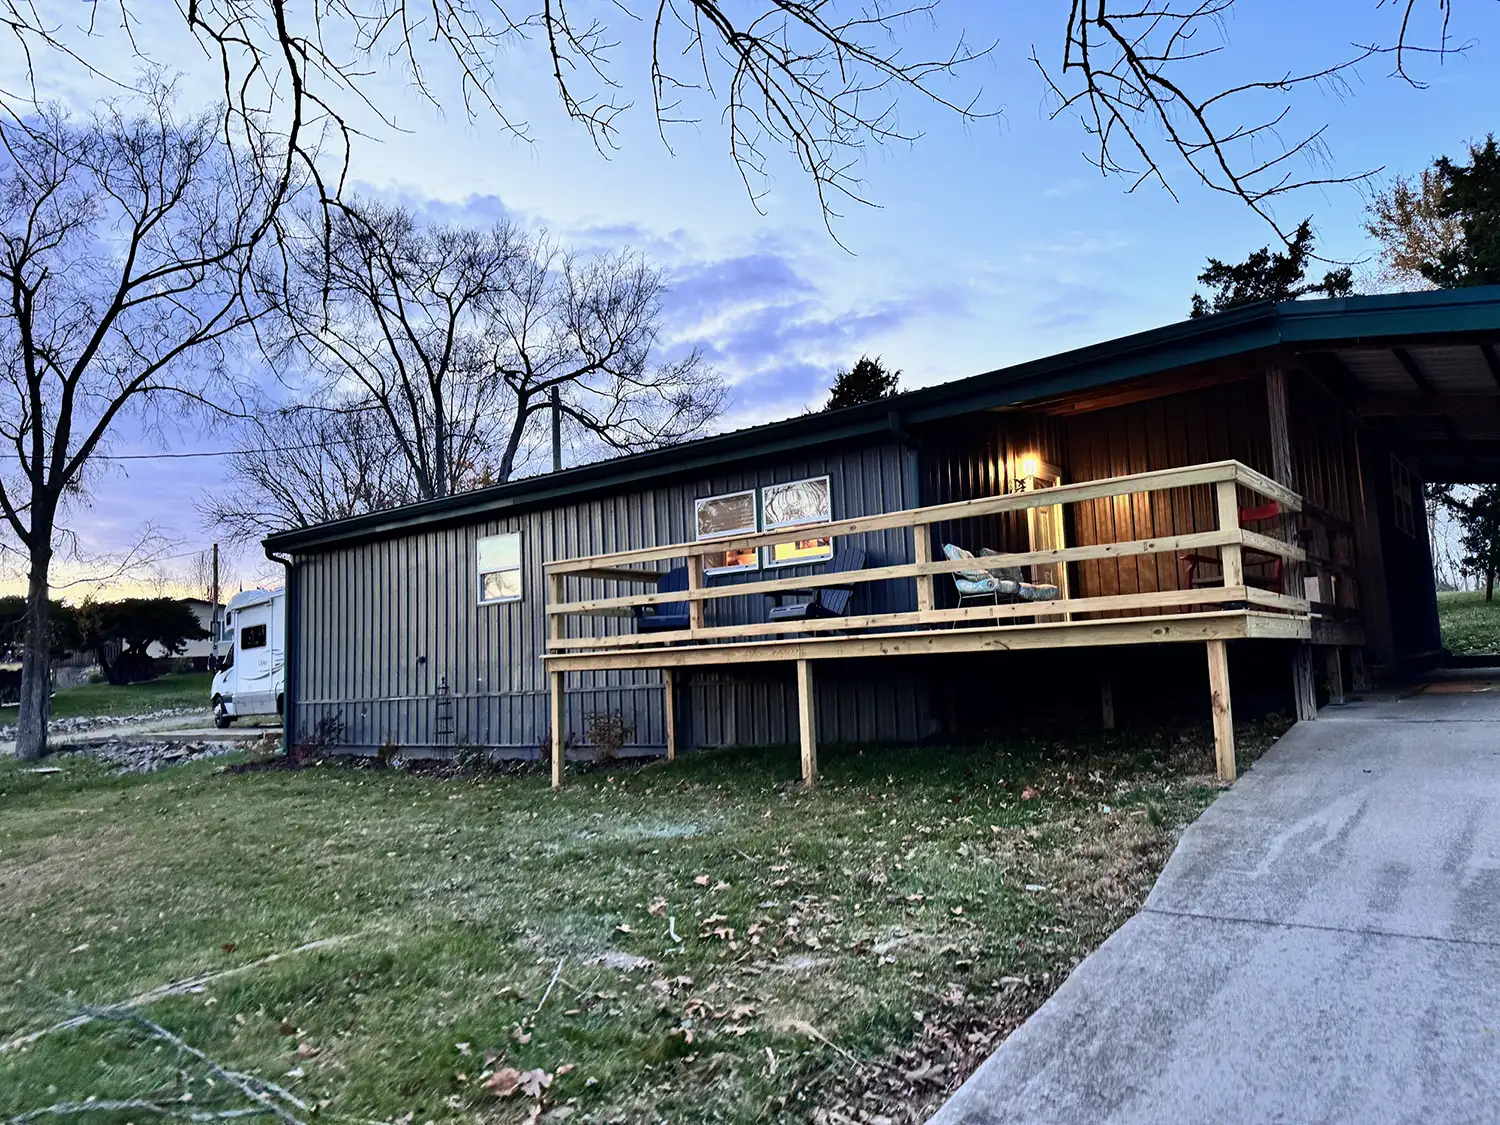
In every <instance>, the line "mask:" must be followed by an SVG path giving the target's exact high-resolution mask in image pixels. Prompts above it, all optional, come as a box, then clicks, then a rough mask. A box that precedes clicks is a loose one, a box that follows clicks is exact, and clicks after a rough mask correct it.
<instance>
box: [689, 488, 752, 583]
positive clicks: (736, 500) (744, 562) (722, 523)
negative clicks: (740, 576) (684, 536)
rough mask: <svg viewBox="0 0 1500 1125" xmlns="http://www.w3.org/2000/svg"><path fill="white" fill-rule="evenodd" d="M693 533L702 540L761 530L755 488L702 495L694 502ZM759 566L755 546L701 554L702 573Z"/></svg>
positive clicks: (748, 568)
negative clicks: (695, 505) (757, 519)
mask: <svg viewBox="0 0 1500 1125" xmlns="http://www.w3.org/2000/svg"><path fill="white" fill-rule="evenodd" d="M695 518H696V521H697V522H696V537H697V539H698V541H699V542H700V543H701V542H703V541H704V540H707V539H730V538H733V537H735V536H737V535H754V534H755V533H756V532H757V531H759V530H760V527H759V525H758V524H757V522H756V507H755V490H754V489H753V488H750V489H746V490H745V491H744V492H730V493H726V494H725V495H723V496H705V497H703V498H702V499H700V500H699V501H698V502H697V507H696V513H695ZM759 566H760V555H759V552H757V551H756V550H755V548H754V547H740V548H734V549H732V550H728V551H720V552H717V553H715V554H711V555H704V556H703V572H704V573H705V574H731V573H734V572H736V571H741V570H755V569H756V568H757V567H759Z"/></svg>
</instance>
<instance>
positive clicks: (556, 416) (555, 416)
mask: <svg viewBox="0 0 1500 1125" xmlns="http://www.w3.org/2000/svg"><path fill="white" fill-rule="evenodd" d="M552 471H553V472H554V473H560V472H562V393H561V392H560V391H559V390H558V389H557V387H555V386H554V387H553V388H552Z"/></svg>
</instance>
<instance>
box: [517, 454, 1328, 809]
mask: <svg viewBox="0 0 1500 1125" xmlns="http://www.w3.org/2000/svg"><path fill="white" fill-rule="evenodd" d="M1204 487H1207V488H1208V489H1210V490H1211V492H1212V494H1213V496H1214V498H1215V510H1216V512H1217V525H1218V526H1217V527H1216V528H1215V529H1214V530H1212V531H1203V532H1195V533H1192V534H1186V535H1173V536H1167V537H1162V538H1158V539H1137V540H1128V541H1123V542H1115V543H1098V544H1089V545H1086V546H1077V547H1062V548H1058V549H1054V550H1045V551H1024V552H1014V553H1010V554H1002V555H986V556H982V557H979V558H975V559H964V560H961V561H957V562H954V561H950V560H948V559H936V560H934V559H933V557H932V549H931V547H932V541H931V538H930V532H929V531H928V528H929V527H930V526H931V525H933V524H937V523H943V522H947V521H951V520H963V519H971V518H974V517H977V516H987V515H994V514H997V513H1001V512H1017V511H1026V510H1029V509H1038V508H1051V507H1053V506H1056V505H1067V504H1075V503H1080V502H1084V501H1090V500H1097V499H1100V498H1102V497H1116V496H1128V495H1132V494H1136V493H1152V492H1159V491H1162V490H1168V489H1184V488H1204ZM1241 493H1246V494H1249V495H1252V496H1255V497H1259V498H1262V499H1264V500H1274V501H1276V502H1277V503H1279V504H1280V505H1281V506H1282V508H1283V509H1284V510H1285V511H1286V512H1288V513H1296V512H1300V511H1302V507H1303V505H1302V499H1301V497H1299V496H1298V495H1297V494H1296V493H1295V492H1293V491H1291V490H1290V489H1288V488H1286V487H1284V486H1283V485H1281V484H1278V483H1277V482H1276V481H1274V480H1272V479H1270V478H1269V477H1267V476H1265V475H1263V474H1261V473H1258V472H1256V471H1255V470H1253V469H1251V468H1249V467H1248V466H1246V465H1243V464H1241V463H1240V462H1238V461H1218V462H1213V463H1211V464H1205V465H1192V466H1187V467H1184V468H1178V469H1163V470H1158V471H1155V472H1148V473H1138V474H1133V475H1130V476H1122V477H1112V478H1110V479H1107V480H1097V481H1086V482H1083V483H1080V484H1070V485H1062V486H1059V487H1056V488H1050V489H1045V490H1041V491H1035V492H1023V493H1013V494H1009V495H1005V496H992V497H984V498H981V499H977V500H966V501H961V502H958V503H953V504H940V505H934V506H931V507H926V508H912V509H907V510H904V511H897V512H884V513H879V514H876V515H870V516H861V517H856V518H853V519H844V520H834V521H832V522H829V523H824V524H811V525H806V526H803V527H799V528H798V529H797V537H798V538H813V537H824V536H828V537H834V538H838V537H842V536H850V535H860V534H863V533H866V532H872V531H887V530H890V529H893V528H907V529H910V531H911V533H912V535H913V549H912V552H911V557H912V558H913V559H915V560H916V561H915V562H911V563H899V564H894V565H886V566H872V567H868V568H866V569H864V570H859V571H846V572H843V573H838V574H826V573H824V574H813V575H802V576H797V577H791V578H774V579H764V580H759V581H751V582H732V583H722V584H717V585H710V584H708V583H706V582H705V579H704V575H703V559H704V556H705V555H708V554H712V553H717V552H720V551H723V550H725V549H726V548H761V547H770V546H773V545H774V544H776V543H780V542H784V541H785V540H786V539H787V538H788V532H787V530H786V529H785V528H783V529H781V530H779V531H775V532H768V533H761V534H756V535H746V536H738V537H734V538H726V539H716V540H711V541H703V542H695V543H676V544H670V545H666V546H660V547H644V548H638V549H635V550H629V551H617V552H614V553H611V554H608V555H594V556H590V557H587V558H577V559H558V560H555V561H553V562H550V563H547V564H546V571H547V574H548V583H547V586H548V590H549V593H550V595H551V596H550V598H549V603H548V606H547V614H548V641H547V654H546V656H545V657H544V659H545V661H546V667H547V670H548V672H549V673H550V676H549V682H550V684H551V690H552V696H553V698H552V720H553V725H552V753H553V781H554V784H561V780H562V753H563V747H564V745H565V743H566V733H567V732H566V731H565V730H564V729H563V726H564V719H563V716H564V708H563V707H562V703H561V697H562V691H563V677H564V676H565V675H566V674H567V673H569V672H585V671H596V670H607V669H642V668H658V669H662V670H663V671H664V672H665V673H666V674H667V693H666V697H667V701H668V707H669V709H670V713H669V715H668V722H667V730H668V732H669V733H668V742H669V754H670V755H672V756H675V753H676V750H677V745H676V743H677V737H676V736H677V730H676V715H675V708H676V699H675V696H676V694H677V692H676V689H677V688H678V686H679V684H678V682H677V678H676V677H675V676H674V675H673V674H672V672H673V670H675V669H679V668H690V667H695V666H705V665H723V664H731V665H739V664H745V663H765V662H772V661H775V662H784V663H788V664H791V665H793V666H794V667H795V669H796V680H797V686H798V698H799V711H800V714H799V728H800V732H801V741H802V747H801V750H802V762H803V781H804V783H805V784H807V785H812V784H813V783H814V782H815V780H816V777H817V747H816V744H815V729H816V714H815V709H814V702H815V701H814V697H813V665H814V664H815V663H816V662H817V661H820V660H830V659H848V658H854V657H872V656H890V657H898V656H910V655H923V654H935V653H953V652H994V651H1012V650H1020V649H1038V648H1078V647H1101V646H1114V645H1137V644H1163V643H1199V644H1203V645H1205V647H1206V652H1207V660H1208V666H1209V673H1210V686H1211V710H1212V714H1213V717H1214V732H1215V743H1216V752H1217V761H1218V772H1219V776H1220V777H1221V778H1223V779H1224V780H1233V779H1234V773H1235V765H1234V762H1235V759H1234V733H1233V727H1232V725H1231V721H1230V715H1231V707H1230V698H1229V678H1228V663H1227V655H1226V650H1225V645H1224V642H1225V641H1228V640H1243V639H1256V638H1266V639H1277V640H1300V641H1303V642H1311V641H1312V640H1314V639H1315V632H1316V631H1317V630H1318V629H1319V628H1320V627H1321V626H1322V624H1323V623H1322V621H1321V615H1320V614H1318V613H1315V612H1314V607H1313V606H1311V605H1310V604H1309V603H1308V602H1307V601H1306V600H1305V599H1303V598H1298V597H1293V596H1290V595H1286V594H1280V593H1273V592H1271V591H1268V590H1263V589H1258V588H1256V587H1254V586H1250V585H1247V584H1246V581H1245V571H1244V563H1243V552H1244V550H1245V548H1253V549H1254V550H1256V551H1260V552H1264V553H1267V554H1273V555H1278V556H1280V557H1282V558H1284V559H1285V560H1287V563H1288V569H1289V570H1295V568H1297V567H1300V566H1301V564H1303V563H1304V562H1306V561H1307V554H1306V552H1305V551H1304V550H1303V549H1302V547H1301V546H1299V545H1297V544H1295V543H1291V542H1287V541H1285V540H1284V539H1279V538H1275V537H1272V536H1269V535H1265V534H1262V533H1259V532H1256V531H1251V530H1248V529H1246V528H1243V527H1241V526H1240V523H1239V518H1238V513H1239V509H1240V508H1241V507H1242V506H1243V504H1242V503H1241ZM1287 526H1288V527H1289V528H1290V527H1292V526H1293V523H1292V521H1291V520H1288V521H1287ZM1205 550H1217V551H1218V552H1219V557H1220V560H1221V563H1222V571H1223V574H1224V578H1225V582H1226V585H1224V586H1222V587H1215V588H1209V589H1195V590H1159V591H1151V592H1146V593H1136V594H1115V595H1110V596H1107V597H1098V596H1096V597H1063V598H1059V599H1056V600H1053V601H1047V602H1030V603H1024V602H1023V603H1017V604H1004V605H984V606H969V607H966V608H963V609H937V608H935V606H936V597H935V587H934V581H935V579H937V578H938V577H939V576H947V575H951V574H953V573H955V572H957V571H960V570H983V569H989V570H994V569H999V568H1002V567H1027V566H1040V565H1049V564H1061V565H1062V566H1066V565H1067V564H1069V563H1075V562H1080V561H1084V560H1091V559H1106V558H1125V557H1130V556H1139V555H1152V554H1180V553H1184V552H1202V551H1205ZM684 562H685V563H686V565H687V567H688V589H686V590H684V591H678V592H669V593H657V592H656V591H655V588H654V587H655V583H656V580H657V579H658V578H659V577H660V576H661V575H662V574H663V573H664V572H665V571H666V570H668V569H669V568H670V567H671V566H673V565H682V564H683V563H684ZM892 580H909V581H913V582H915V583H916V595H917V596H916V598H915V604H916V605H917V609H916V610H914V611H907V612H901V613H882V614H864V615H858V616H851V617H840V618H831V619H822V620H817V619H814V620H808V621H797V622H760V623H756V624H747V625H718V626H710V625H706V624H705V623H704V618H705V615H704V612H703V610H704V607H705V606H706V604H707V603H708V602H709V601H712V600H714V599H718V598H743V597H746V596H754V595H758V594H772V593H778V592H785V591H788V590H799V591H800V590H814V589H817V588H819V587H823V586H851V585H852V586H856V587H857V586H859V585H860V584H863V583H869V582H882V581H892ZM601 585H604V586H608V587H613V589H605V590H602V591H601V590H600V589H599V587H600V586H601ZM630 585H635V586H636V587H637V590H636V591H635V592H633V593H621V592H619V589H620V587H623V586H630ZM642 587H645V588H644V589H642ZM570 593H571V594H572V597H571V600H570V599H569V594H570ZM673 602H676V603H681V602H687V603H688V606H689V611H690V613H689V625H688V627H687V628H685V629H680V630H675V631H671V632H666V633H646V634H638V633H635V632H631V631H615V630H608V621H609V619H610V618H630V617H633V616H634V611H635V608H636V607H639V606H647V605H658V604H662V603H673ZM1123 614H1134V616H1122V615H1123ZM601 619H602V620H601ZM601 625H603V626H604V628H601ZM570 626H572V627H573V629H571V630H570Z"/></svg>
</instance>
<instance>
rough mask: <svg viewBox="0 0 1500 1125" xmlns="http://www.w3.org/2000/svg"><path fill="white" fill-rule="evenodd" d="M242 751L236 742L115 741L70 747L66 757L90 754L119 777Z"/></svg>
mask: <svg viewBox="0 0 1500 1125" xmlns="http://www.w3.org/2000/svg"><path fill="white" fill-rule="evenodd" d="M240 748H241V747H240V746H239V745H237V744H236V743H233V742H217V741H213V742H209V741H203V742H170V741H161V742H146V741H141V740H137V739H111V740H110V741H108V742H103V743H99V744H98V745H95V746H79V747H76V748H72V747H70V748H69V749H67V750H64V751H61V752H60V753H59V756H61V755H62V754H67V755H70V756H71V755H78V754H86V755H88V756H90V757H92V758H97V759H98V760H99V761H101V762H105V763H107V764H108V765H111V766H113V767H114V768H115V770H116V772H118V773H151V772H152V771H153V770H159V769H161V768H162V767H163V766H178V765H182V764H183V763H184V762H195V761H198V760H199V759H200V758H217V757H219V756H221V755H223V754H230V753H233V752H234V751H235V750H238V749H240Z"/></svg>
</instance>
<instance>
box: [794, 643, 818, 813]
mask: <svg viewBox="0 0 1500 1125" xmlns="http://www.w3.org/2000/svg"><path fill="white" fill-rule="evenodd" d="M797 719H798V724H797V725H798V729H799V731H800V733H801V737H802V787H803V788H804V789H811V788H812V787H813V786H814V785H816V784H817V783H818V701H817V697H816V696H815V695H814V693H813V674H812V661H810V660H799V661H797Z"/></svg>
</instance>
